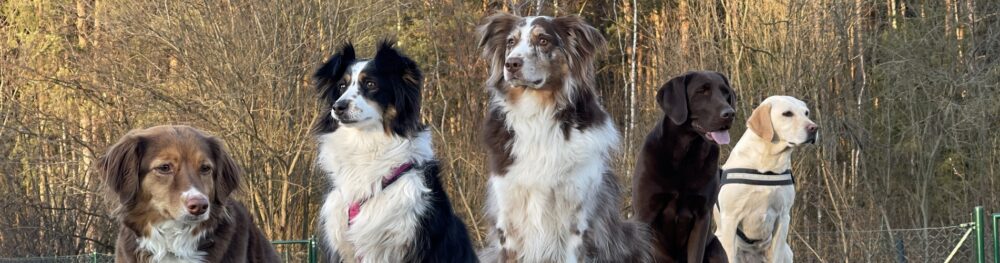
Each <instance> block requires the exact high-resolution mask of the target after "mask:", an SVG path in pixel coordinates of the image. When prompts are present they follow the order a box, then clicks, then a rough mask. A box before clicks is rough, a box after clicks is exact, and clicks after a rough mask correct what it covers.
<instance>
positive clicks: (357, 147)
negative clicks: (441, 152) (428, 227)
mask: <svg viewBox="0 0 1000 263" xmlns="http://www.w3.org/2000/svg"><path fill="white" fill-rule="evenodd" d="M432 158H433V151H432V150H431V144H430V132H422V133H421V134H420V135H418V136H417V137H416V138H414V139H412V140H407V139H404V138H400V137H397V136H386V135H385V134H384V133H382V132H381V131H375V132H371V131H361V130H357V129H350V128H343V127H342V128H340V129H338V130H337V131H336V132H334V133H331V134H327V135H323V136H321V137H320V149H319V164H320V166H321V168H323V170H324V171H325V172H326V173H327V174H328V175H329V179H330V180H331V182H332V184H333V189H332V191H331V192H330V193H329V194H328V195H327V196H326V200H325V201H324V203H323V207H322V208H321V214H320V221H321V226H322V228H323V229H322V231H324V235H325V237H326V239H327V240H328V241H329V243H330V245H332V246H333V248H334V249H335V250H337V252H338V254H340V256H341V258H342V259H343V260H344V261H345V262H402V261H403V257H404V256H406V254H407V252H409V250H408V249H409V245H410V244H411V243H412V242H413V240H414V238H416V233H417V228H418V227H420V216H421V215H423V214H424V213H425V212H426V210H427V205H428V204H427V203H428V202H427V200H426V198H425V196H426V194H427V193H428V192H430V189H429V188H427V186H426V185H424V182H423V178H422V177H421V176H420V175H419V173H420V172H422V171H421V170H420V168H419V165H420V164H422V163H424V162H427V161H430V160H431V159H432ZM408 161H414V162H415V164H416V165H417V166H418V167H416V168H414V169H412V170H410V171H409V172H406V173H404V174H402V175H400V176H399V179H397V180H396V181H395V182H394V183H392V184H391V185H389V186H388V187H386V188H385V189H382V186H381V182H382V178H383V177H385V176H388V175H389V173H392V169H393V168H394V167H396V166H398V165H400V164H403V163H405V162H408ZM364 199H367V201H365V202H364V203H363V204H362V206H361V210H360V212H359V213H358V214H357V216H356V217H355V218H354V220H353V223H352V224H351V225H350V226H348V224H347V221H348V215H347V210H348V207H349V206H350V204H351V203H352V202H356V201H360V200H364Z"/></svg>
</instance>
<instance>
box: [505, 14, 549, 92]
mask: <svg viewBox="0 0 1000 263" xmlns="http://www.w3.org/2000/svg"><path fill="white" fill-rule="evenodd" d="M538 19H549V18H548V17H543V16H530V17H526V18H525V22H524V25H522V26H520V27H518V28H517V29H515V30H513V32H511V36H510V38H513V39H514V40H515V41H516V43H515V44H514V46H513V47H510V51H509V52H508V53H507V57H506V58H505V59H507V60H509V59H512V58H515V59H521V60H522V62H523V64H522V65H521V67H520V69H519V70H518V71H517V72H510V71H508V70H506V69H505V70H504V72H503V76H504V79H506V80H508V81H512V82H514V83H517V84H521V85H526V84H531V85H530V86H532V87H537V86H539V85H541V84H543V83H544V82H545V78H546V77H547V75H548V74H547V72H545V71H544V70H542V69H541V67H539V64H540V62H541V61H539V60H540V59H543V58H544V56H542V55H541V54H539V50H538V48H537V46H535V44H533V43H532V41H531V40H532V31H534V30H535V26H534V25H533V23H534V22H535V20H538Z"/></svg>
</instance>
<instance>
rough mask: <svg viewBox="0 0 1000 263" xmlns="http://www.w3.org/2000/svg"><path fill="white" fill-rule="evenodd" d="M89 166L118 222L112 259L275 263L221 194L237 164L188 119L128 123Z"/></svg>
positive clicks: (234, 184) (235, 183)
mask: <svg viewBox="0 0 1000 263" xmlns="http://www.w3.org/2000/svg"><path fill="white" fill-rule="evenodd" d="M96 170H97V172H98V173H99V174H101V176H102V177H103V179H104V182H105V184H106V187H107V189H108V190H109V192H110V193H111V195H110V196H109V199H113V200H114V201H116V202H115V203H116V204H117V209H116V211H115V216H116V217H117V219H118V221H119V222H120V223H121V227H120V228H119V232H118V241H117V242H116V244H115V262H279V259H278V256H277V254H276V253H275V252H274V248H272V247H271V243H270V242H268V240H267V238H265V237H264V234H263V233H262V232H261V231H260V229H258V228H257V227H256V226H255V225H254V224H253V220H252V218H251V217H250V213H249V212H247V209H246V208H245V207H244V206H243V205H242V204H240V203H239V202H237V201H236V200H232V199H230V198H229V195H230V194H231V193H232V192H233V191H235V190H236V189H237V188H239V183H240V168H239V166H237V165H236V162H235V161H233V159H232V158H230V157H229V154H228V153H226V151H225V150H224V149H223V145H222V142H221V141H220V140H219V139H216V138H215V137H212V136H210V135H207V134H205V133H204V132H202V131H199V130H197V129H195V128H192V127H188V126H156V127H152V128H149V129H144V130H133V131H131V132H129V133H128V134H126V135H125V137H123V138H121V140H119V141H118V143H116V144H115V145H114V146H111V148H110V150H108V153H107V154H105V155H104V156H102V157H101V159H100V160H99V161H98V162H97V167H96Z"/></svg>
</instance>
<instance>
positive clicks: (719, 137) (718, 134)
mask: <svg viewBox="0 0 1000 263" xmlns="http://www.w3.org/2000/svg"><path fill="white" fill-rule="evenodd" d="M708 136H709V137H712V140H713V141H715V142H716V143H718V144H720V145H722V144H729V130H722V131H714V132H709V133H708Z"/></svg>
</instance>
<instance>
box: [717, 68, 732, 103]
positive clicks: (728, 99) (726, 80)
mask: <svg viewBox="0 0 1000 263" xmlns="http://www.w3.org/2000/svg"><path fill="white" fill-rule="evenodd" d="M714 73H715V74H717V75H719V77H720V78H722V82H723V83H725V84H726V88H727V89H729V97H727V98H726V102H729V106H732V107H733V108H734V109H735V108H736V90H733V86H732V85H729V78H727V77H726V75H725V74H722V73H719V72H714Z"/></svg>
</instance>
